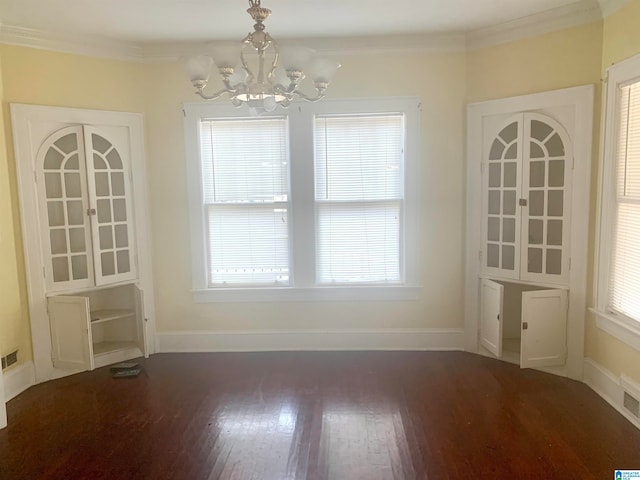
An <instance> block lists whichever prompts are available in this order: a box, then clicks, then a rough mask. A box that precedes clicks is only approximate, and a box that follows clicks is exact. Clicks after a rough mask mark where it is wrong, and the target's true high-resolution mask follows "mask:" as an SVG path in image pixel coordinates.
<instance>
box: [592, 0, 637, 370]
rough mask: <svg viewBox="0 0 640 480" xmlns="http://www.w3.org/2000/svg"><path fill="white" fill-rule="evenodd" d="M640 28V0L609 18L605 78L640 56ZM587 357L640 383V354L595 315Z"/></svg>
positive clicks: (604, 45)
mask: <svg viewBox="0 0 640 480" xmlns="http://www.w3.org/2000/svg"><path fill="white" fill-rule="evenodd" d="M639 25H640V0H633V1H632V2H631V3H629V4H628V5H627V6H625V7H623V8H621V9H620V10H618V11H617V12H615V13H614V14H612V15H611V16H609V17H608V18H607V19H605V21H604V29H603V41H602V68H603V75H604V71H605V70H606V68H607V67H609V66H610V65H612V64H614V63H617V62H619V61H621V60H624V59H626V58H629V57H631V56H633V55H636V54H639V53H640V28H638V26H639ZM598 180H599V179H598ZM594 195H595V190H594ZM592 238H595V237H592ZM585 355H586V356H588V357H590V358H592V359H594V360H595V361H596V362H598V363H599V364H601V365H603V366H604V367H606V368H607V369H609V370H610V371H611V372H613V374H614V375H620V374H622V373H624V374H625V375H628V376H629V377H631V378H633V379H634V380H636V381H637V382H640V352H638V351H637V350H634V349H633V348H631V347H629V346H628V345H626V344H625V343H623V342H621V341H619V340H617V339H616V338H614V337H612V336H610V335H608V334H607V333H605V332H603V331H602V330H600V329H599V328H598V327H597V326H596V325H595V320H594V318H593V315H591V314H589V315H588V317H587V339H586V351H585Z"/></svg>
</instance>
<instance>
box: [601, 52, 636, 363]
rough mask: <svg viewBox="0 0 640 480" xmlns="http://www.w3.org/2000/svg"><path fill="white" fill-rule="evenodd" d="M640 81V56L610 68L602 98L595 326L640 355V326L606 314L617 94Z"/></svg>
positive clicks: (614, 187)
mask: <svg viewBox="0 0 640 480" xmlns="http://www.w3.org/2000/svg"><path fill="white" fill-rule="evenodd" d="M634 80H635V81H638V80H640V55H636V56H634V57H631V58H629V59H627V60H624V61H622V62H620V63H618V64H616V65H613V66H611V67H609V69H608V70H607V77H606V83H605V95H604V98H603V102H604V106H603V111H604V115H603V119H602V122H603V123H602V125H603V127H602V133H601V142H600V144H601V151H600V158H601V172H602V176H601V184H600V188H599V189H598V223H597V225H598V237H597V240H596V241H597V245H596V252H597V253H596V254H597V257H596V282H595V292H594V293H595V295H594V298H595V306H594V307H593V308H591V309H590V311H591V312H592V313H594V314H595V315H596V325H597V326H598V328H600V329H601V330H603V331H605V332H607V333H608V334H610V335H612V336H613V337H615V338H617V339H618V340H621V341H622V342H624V343H625V344H627V345H629V346H631V347H633V348H634V349H636V350H638V351H640V322H637V321H635V320H632V319H630V318H627V317H626V316H624V315H618V314H615V313H612V312H609V311H607V302H608V292H609V271H610V267H611V265H610V264H611V249H612V246H613V238H612V237H613V235H612V234H611V232H612V231H613V221H614V218H615V208H616V198H615V195H616V184H615V182H616V143H617V142H616V138H617V137H616V123H617V117H618V102H617V98H618V91H619V89H620V87H621V86H624V85H625V84H628V83H630V82H632V81H634Z"/></svg>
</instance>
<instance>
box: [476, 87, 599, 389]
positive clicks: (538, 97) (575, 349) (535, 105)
mask: <svg viewBox="0 0 640 480" xmlns="http://www.w3.org/2000/svg"><path fill="white" fill-rule="evenodd" d="M593 94H594V86H593V85H585V86H581V87H574V88H567V89H562V90H554V91H550V92H543V93H536V94H532V95H524V96H519V97H511V98H505V99H500V100H491V101H487V102H481V103H473V104H469V105H468V106H467V208H466V210H467V215H466V217H467V218H466V231H467V234H466V248H465V257H466V258H465V350H467V351H470V352H476V353H477V352H478V351H479V340H478V339H479V321H478V318H479V305H480V304H479V284H480V283H479V275H480V255H479V252H480V250H481V238H480V235H481V233H480V232H481V231H482V228H481V223H480V222H481V221H482V182H481V171H480V166H481V163H482V142H483V121H484V118H485V117H489V116H493V115H507V114H517V113H519V112H535V111H538V110H544V109H551V108H559V107H563V108H565V109H567V111H568V112H570V114H571V115H572V116H573V120H574V128H573V131H569V132H568V133H569V136H570V137H571V141H572V143H573V147H574V151H573V154H574V159H575V164H574V171H573V188H572V192H571V205H573V210H572V212H571V244H570V246H569V251H570V252H571V259H572V262H571V271H570V273H569V314H568V319H567V339H568V340H567V349H568V357H567V363H566V365H565V367H564V368H562V369H560V371H557V373H560V374H562V375H565V376H568V377H570V378H574V379H577V380H582V377H583V357H584V330H585V317H586V293H587V260H588V257H587V248H588V236H589V202H590V178H591V155H592V147H591V143H592V139H593ZM520 283H526V282H520Z"/></svg>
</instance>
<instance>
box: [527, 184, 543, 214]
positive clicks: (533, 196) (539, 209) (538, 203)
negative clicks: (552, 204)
mask: <svg viewBox="0 0 640 480" xmlns="http://www.w3.org/2000/svg"><path fill="white" fill-rule="evenodd" d="M543 215H544V192H543V191H540V190H536V191H533V192H529V216H532V217H541V216H543Z"/></svg>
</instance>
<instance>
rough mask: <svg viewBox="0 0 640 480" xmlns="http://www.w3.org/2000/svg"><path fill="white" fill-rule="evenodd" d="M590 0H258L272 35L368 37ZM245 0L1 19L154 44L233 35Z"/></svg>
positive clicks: (66, 5)
mask: <svg viewBox="0 0 640 480" xmlns="http://www.w3.org/2000/svg"><path fill="white" fill-rule="evenodd" d="M576 3H583V4H584V3H593V4H596V5H597V2H596V0H580V1H576V0H393V1H386V2H383V1H375V0H263V3H262V6H263V7H267V8H270V9H271V10H272V11H273V14H272V16H271V17H270V18H269V19H268V20H267V22H266V25H267V30H268V31H269V32H270V33H271V34H272V35H273V36H274V37H275V38H276V39H279V38H287V37H289V38H304V37H313V38H322V37H371V36H378V35H407V34H425V33H427V34H430V33H433V34H444V33H461V32H468V31H473V30H477V29H481V28H485V27H489V26H493V25H497V24H501V23H505V22H508V21H511V20H515V19H520V18H523V17H527V16H531V15H536V14H540V13H542V12H545V11H548V10H552V9H555V8H560V7H565V6H567V5H570V4H576ZM248 6H249V5H248V2H247V1H246V0H0V19H1V21H2V24H4V25H11V26H19V27H25V28H32V29H36V30H41V31H45V32H52V33H61V34H71V35H88V36H91V37H94V38H103V39H110V40H118V41H126V42H135V43H139V44H156V43H168V42H203V41H210V40H222V39H234V40H235V39H240V38H241V37H243V36H244V35H245V34H246V33H248V32H249V31H250V30H252V27H251V26H252V23H253V22H252V20H251V18H250V17H249V15H247V13H245V10H246V9H247V7H248Z"/></svg>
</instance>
